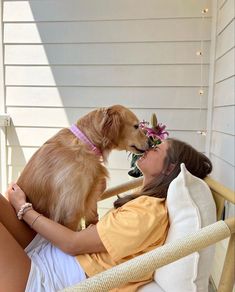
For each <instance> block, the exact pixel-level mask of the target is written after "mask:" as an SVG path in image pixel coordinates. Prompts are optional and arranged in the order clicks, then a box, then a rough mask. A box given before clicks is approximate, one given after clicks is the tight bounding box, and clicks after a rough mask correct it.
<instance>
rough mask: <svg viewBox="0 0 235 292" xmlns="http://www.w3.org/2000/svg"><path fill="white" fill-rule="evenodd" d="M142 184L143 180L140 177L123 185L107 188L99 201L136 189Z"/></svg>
mask: <svg viewBox="0 0 235 292" xmlns="http://www.w3.org/2000/svg"><path fill="white" fill-rule="evenodd" d="M142 182H143V178H142V177H140V178H136V179H134V180H131V181H128V182H126V183H123V184H121V185H118V186H116V187H113V188H109V189H107V190H106V191H105V192H103V194H102V195H101V198H100V201H102V200H104V199H108V198H110V197H112V196H116V195H118V194H121V193H124V192H126V191H129V190H132V189H135V188H138V187H139V186H141V185H142Z"/></svg>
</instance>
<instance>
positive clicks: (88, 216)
mask: <svg viewBox="0 0 235 292" xmlns="http://www.w3.org/2000/svg"><path fill="white" fill-rule="evenodd" d="M105 189H106V180H105V179H100V180H99V181H98V183H96V184H95V185H94V186H93V187H92V189H91V193H90V194H89V196H88V200H87V202H86V211H85V212H86V213H85V223H86V226H88V225H90V224H96V223H97V222H98V221H99V215H98V211H97V202H98V200H99V198H100V197H101V194H102V193H103V192H104V190H105Z"/></svg>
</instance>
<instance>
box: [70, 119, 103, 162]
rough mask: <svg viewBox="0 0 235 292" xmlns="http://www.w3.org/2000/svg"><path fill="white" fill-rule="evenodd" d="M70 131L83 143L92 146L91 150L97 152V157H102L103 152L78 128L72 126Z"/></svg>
mask: <svg viewBox="0 0 235 292" xmlns="http://www.w3.org/2000/svg"><path fill="white" fill-rule="evenodd" d="M70 131H71V132H72V133H73V134H74V135H75V136H76V137H77V138H78V139H79V140H81V141H82V142H84V143H85V144H87V145H88V146H90V148H91V150H92V151H94V152H95V154H96V155H98V156H102V153H101V151H100V150H99V149H98V148H97V147H96V146H95V145H94V144H93V143H91V141H90V140H89V139H88V138H87V136H86V135H85V134H84V133H83V132H82V131H81V130H80V129H79V128H78V127H77V126H76V125H74V124H73V125H72V126H71V127H70Z"/></svg>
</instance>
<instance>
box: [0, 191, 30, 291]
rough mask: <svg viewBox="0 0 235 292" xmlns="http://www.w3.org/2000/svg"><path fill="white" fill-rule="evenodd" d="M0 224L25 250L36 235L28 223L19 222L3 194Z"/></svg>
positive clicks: (0, 201) (0, 202) (0, 204)
mask: <svg viewBox="0 0 235 292" xmlns="http://www.w3.org/2000/svg"><path fill="white" fill-rule="evenodd" d="M0 223H2V224H3V225H4V226H5V228H6V229H7V230H8V231H9V232H10V233H11V235H12V236H13V237H14V238H15V240H16V241H17V242H18V243H19V244H20V245H21V247H23V248H25V247H26V246H27V245H28V244H29V243H30V242H31V241H32V240H33V238H34V237H35V235H36V233H35V231H34V230H32V229H31V228H30V227H29V226H28V225H27V224H26V223H24V222H23V221H19V220H18V218H17V216H16V214H15V211H14V209H13V207H12V206H11V204H10V203H9V202H8V201H7V199H6V198H5V197H4V196H2V195H1V194H0ZM0 292H1V291H0Z"/></svg>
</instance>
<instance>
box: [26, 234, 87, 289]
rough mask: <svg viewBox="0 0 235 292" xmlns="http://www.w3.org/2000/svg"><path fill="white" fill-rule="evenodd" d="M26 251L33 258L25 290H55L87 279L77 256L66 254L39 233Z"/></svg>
mask: <svg viewBox="0 0 235 292" xmlns="http://www.w3.org/2000/svg"><path fill="white" fill-rule="evenodd" d="M25 252H26V253H27V255H28V256H29V258H30V259H31V269H30V273H29V277H28V281H27V285H26V289H25V292H55V291H58V290H61V289H63V288H66V287H68V286H71V285H75V284H77V283H79V282H81V281H82V280H84V279H86V275H85V272H84V271H83V269H82V267H81V266H80V265H79V263H78V261H77V260H76V258H75V257H73V256H70V255H68V254H65V253H64V252H62V251H61V250H60V249H58V248H57V247H55V246H53V245H52V244H51V243H50V242H48V241H47V240H46V239H45V238H43V237H41V236H40V235H39V234H37V235H36V237H35V238H34V239H33V240H32V242H31V243H30V244H29V245H28V246H27V247H26V249H25Z"/></svg>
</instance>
